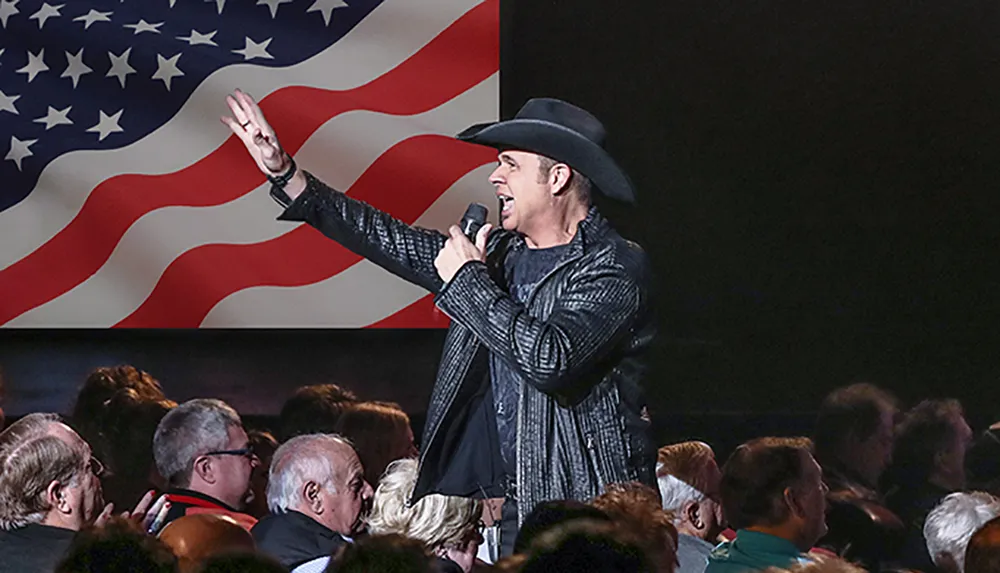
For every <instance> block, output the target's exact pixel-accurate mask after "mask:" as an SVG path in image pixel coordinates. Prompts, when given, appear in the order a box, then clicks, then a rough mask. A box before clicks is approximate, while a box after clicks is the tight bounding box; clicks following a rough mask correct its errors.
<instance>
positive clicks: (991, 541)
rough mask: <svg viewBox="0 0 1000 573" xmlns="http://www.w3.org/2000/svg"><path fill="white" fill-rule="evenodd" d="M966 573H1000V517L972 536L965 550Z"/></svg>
mask: <svg viewBox="0 0 1000 573" xmlns="http://www.w3.org/2000/svg"><path fill="white" fill-rule="evenodd" d="M965 573H1000V517H994V518H993V519H991V520H989V521H987V522H986V524H985V525H983V526H982V527H980V528H979V530H978V531H976V532H975V533H973V534H972V537H971V538H970V539H969V545H968V547H966V548H965Z"/></svg>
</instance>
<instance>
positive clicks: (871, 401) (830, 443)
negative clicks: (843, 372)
mask: <svg viewBox="0 0 1000 573" xmlns="http://www.w3.org/2000/svg"><path fill="white" fill-rule="evenodd" d="M896 410H897V402H896V398H895V397H894V396H893V395H892V394H890V393H889V392H886V391H885V390H882V389H881V388H879V387H878V386H875V385H874V384H869V383H867V382H862V383H858V384H851V385H850V386H845V387H843V388H838V389H836V390H834V391H833V392H830V393H829V394H828V395H827V396H826V398H824V399H823V403H822V404H821V405H820V408H819V415H818V416H817V417H816V433H815V436H814V438H815V441H816V455H817V456H818V457H819V458H820V459H821V460H831V459H835V458H836V456H837V453H838V452H837V450H838V449H839V448H841V447H842V446H843V444H844V438H845V437H846V436H847V435H848V434H852V433H853V435H854V436H856V437H857V438H858V440H860V441H864V440H867V439H868V438H870V437H871V436H872V435H873V434H874V433H875V432H876V430H878V427H879V424H880V422H881V420H882V413H883V412H886V411H888V412H892V413H893V414H895V413H896Z"/></svg>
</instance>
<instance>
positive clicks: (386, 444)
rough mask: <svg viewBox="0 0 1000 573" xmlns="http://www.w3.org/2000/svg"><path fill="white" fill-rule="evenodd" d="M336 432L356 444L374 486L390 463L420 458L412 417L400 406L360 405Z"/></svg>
mask: <svg viewBox="0 0 1000 573" xmlns="http://www.w3.org/2000/svg"><path fill="white" fill-rule="evenodd" d="M336 433H337V434H339V435H341V436H344V437H345V438H347V439H348V440H350V441H351V444H353V445H354V449H355V450H356V451H357V452H358V456H359V457H360V458H361V463H362V464H363V465H364V466H365V480H366V481H368V483H371V484H377V483H378V482H379V479H380V478H381V477H382V472H384V471H385V468H387V467H388V466H389V464H390V463H392V462H394V461H396V460H399V459H402V458H415V457H417V447H416V445H414V441H413V430H412V429H411V428H410V417H409V416H407V415H406V412H403V410H402V409H401V408H400V407H399V406H398V405H397V404H392V403H389V402H361V403H358V404H356V405H355V406H354V407H353V408H350V409H349V410H347V411H345V412H344V413H343V414H341V416H340V419H338V420H337V431H336Z"/></svg>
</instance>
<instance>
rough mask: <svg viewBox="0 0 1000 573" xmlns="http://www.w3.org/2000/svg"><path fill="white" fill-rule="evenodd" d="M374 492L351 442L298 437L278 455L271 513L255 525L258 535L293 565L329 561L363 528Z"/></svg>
mask: <svg viewBox="0 0 1000 573" xmlns="http://www.w3.org/2000/svg"><path fill="white" fill-rule="evenodd" d="M371 496H372V488H371V486H370V485H368V483H367V482H366V481H365V479H364V468H363V467H362V466H361V461H360V460H359V459H358V456H357V454H356V453H355V452H354V449H353V448H351V445H350V444H349V443H347V442H346V441H345V440H343V439H342V438H340V437H338V436H335V435H332V434H306V435H302V436H297V437H295V438H292V439H291V440H288V441H287V442H285V443H284V444H282V445H281V447H279V448H278V450H277V451H276V452H275V453H274V458H273V459H272V461H271V471H270V477H269V480H268V485H267V506H268V508H269V509H270V510H271V513H270V515H268V516H266V517H264V518H263V519H262V520H261V521H260V522H259V523H258V524H257V525H256V526H255V527H254V528H253V530H252V533H253V536H254V539H256V541H257V546H258V547H259V548H260V550H261V551H262V552H264V553H267V554H268V555H271V556H272V557H274V558H275V559H277V560H278V562H280V563H281V564H282V565H283V566H285V567H288V568H289V569H294V568H296V567H299V566H301V565H303V564H305V563H308V562H310V561H313V560H316V559H320V560H324V561H325V560H327V559H328V558H329V556H330V555H331V554H333V553H334V552H335V551H336V550H337V549H339V548H340V547H341V546H343V545H344V544H345V543H347V542H348V541H349V540H350V539H351V538H352V537H353V536H354V535H355V534H356V533H358V532H359V530H360V529H361V526H362V520H361V514H362V509H363V506H364V505H365V503H366V502H368V500H370V499H371ZM313 567H315V564H312V565H309V566H308V567H307V569H311V568H313Z"/></svg>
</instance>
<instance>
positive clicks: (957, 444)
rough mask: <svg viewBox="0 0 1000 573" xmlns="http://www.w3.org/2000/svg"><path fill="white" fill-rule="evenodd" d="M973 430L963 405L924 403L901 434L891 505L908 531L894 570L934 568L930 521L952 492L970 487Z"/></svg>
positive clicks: (891, 474)
mask: <svg viewBox="0 0 1000 573" xmlns="http://www.w3.org/2000/svg"><path fill="white" fill-rule="evenodd" d="M971 439H972V430H971V429H970V428H969V425H968V424H967V423H966V421H965V416H964V413H963V411H962V406H961V404H959V403H958V401H957V400H924V401H923V402H921V403H919V404H917V405H916V406H915V407H914V408H913V409H911V410H910V411H909V412H907V413H906V415H905V416H904V418H903V421H902V422H900V424H899V426H898V427H897V428H896V447H895V451H894V453H893V459H892V464H891V465H890V466H889V469H888V470H887V472H886V475H885V478H886V483H887V484H888V488H887V490H886V491H887V495H886V503H887V505H888V506H889V509H891V510H892V511H893V512H894V513H895V514H896V515H898V516H899V517H900V519H902V520H903V524H904V526H905V531H904V538H903V542H902V545H901V547H900V548H899V550H898V551H897V552H896V555H895V556H894V557H893V559H892V562H893V564H894V565H896V566H899V567H904V568H909V569H917V570H919V571H929V570H932V568H933V566H934V564H933V562H932V561H931V557H930V555H929V554H928V553H927V544H926V543H925V542H924V534H923V529H924V519H925V518H926V517H927V513H928V512H930V510H931V508H933V507H934V506H935V505H937V504H938V502H940V501H941V499H942V498H943V497H944V496H946V495H948V494H949V493H951V492H954V491H958V490H961V489H963V488H964V487H965V451H966V448H967V447H968V445H969V442H970V441H971Z"/></svg>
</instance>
